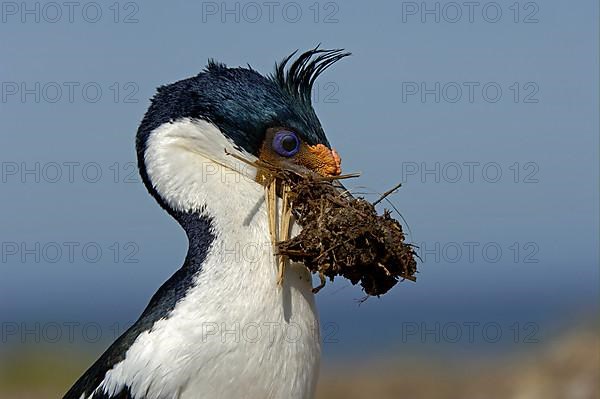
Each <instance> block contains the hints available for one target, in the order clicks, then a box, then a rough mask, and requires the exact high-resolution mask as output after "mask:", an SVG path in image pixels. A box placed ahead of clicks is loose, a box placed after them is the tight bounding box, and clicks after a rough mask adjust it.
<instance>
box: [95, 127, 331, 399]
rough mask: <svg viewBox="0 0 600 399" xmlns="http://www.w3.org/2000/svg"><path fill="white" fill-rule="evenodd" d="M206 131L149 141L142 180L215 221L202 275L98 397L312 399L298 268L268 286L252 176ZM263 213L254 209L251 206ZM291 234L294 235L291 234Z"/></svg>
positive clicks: (311, 362)
mask: <svg viewBox="0 0 600 399" xmlns="http://www.w3.org/2000/svg"><path fill="white" fill-rule="evenodd" d="M225 149H227V150H228V151H229V152H233V153H237V154H239V155H242V156H244V157H245V158H247V159H253V157H252V156H251V155H250V154H247V153H242V152H240V151H238V150H236V149H235V148H234V146H233V145H232V143H231V142H230V141H229V140H228V139H227V138H226V137H225V136H224V135H223V134H222V133H221V132H220V131H219V129H218V128H217V127H216V126H214V125H213V124H211V123H209V122H206V121H199V120H190V119H184V120H180V121H177V122H174V123H169V124H165V125H163V126H161V127H159V128H157V129H156V130H155V131H153V132H152V133H151V136H150V138H149V141H148V146H147V150H146V153H145V162H146V168H147V171H148V176H149V178H150V180H151V182H152V184H153V186H154V187H155V189H156V190H157V192H158V193H159V194H160V195H161V196H162V198H163V199H164V200H165V201H166V202H167V203H168V204H169V205H170V206H171V207H173V208H174V209H178V210H182V211H195V212H198V213H199V214H203V215H208V216H210V217H211V218H212V219H213V228H214V231H213V233H214V236H215V240H214V241H213V243H212V245H211V247H210V249H209V252H208V255H207V257H206V260H205V262H204V263H203V268H202V271H201V273H199V274H198V275H197V276H196V277H195V284H194V286H193V287H192V288H191V289H190V290H189V292H188V293H187V295H186V296H185V298H183V299H182V300H180V302H179V303H178V304H177V305H176V306H175V308H174V310H173V311H172V313H171V315H170V317H169V318H168V319H161V320H160V321H158V322H157V323H155V325H154V327H153V328H152V330H151V331H147V332H144V333H142V334H141V335H140V336H139V337H138V338H137V339H136V341H135V342H134V344H133V345H132V346H131V347H130V349H129V350H128V351H127V353H126V356H125V359H124V360H123V361H122V362H120V363H118V364H117V365H116V366H115V367H114V368H113V369H111V370H110V371H109V372H108V373H107V375H106V378H105V379H104V381H103V382H102V384H101V385H100V387H99V389H101V390H103V391H104V392H106V393H108V394H114V393H117V392H119V390H120V389H121V388H123V387H124V386H126V385H127V386H129V388H130V390H131V393H132V395H133V396H134V398H145V399H158V398H181V399H187V398H257V399H258V398H260V399H265V398H273V399H275V398H282V399H283V398H286V399H295V398H298V399H300V398H302V399H304V398H311V397H313V395H314V391H315V385H316V381H317V376H318V372H319V357H320V343H319V327H318V321H317V311H316V308H315V303H314V296H313V294H312V292H311V288H312V287H311V278H310V275H309V273H308V272H307V270H306V269H305V268H304V267H303V266H302V265H298V264H292V265H291V266H290V267H288V268H286V274H285V279H284V284H283V286H281V287H279V286H277V284H276V279H277V265H276V263H275V259H274V257H273V251H272V248H271V241H270V237H269V230H268V220H267V212H266V208H265V205H264V189H263V187H262V186H261V185H259V184H257V183H256V182H255V181H254V180H253V179H254V176H255V175H256V170H254V168H253V167H251V166H248V165H246V164H244V163H242V162H240V161H239V160H236V159H235V158H234V157H232V156H229V155H226V154H225ZM258 204H262V205H260V206H259V205H258ZM296 231H297V228H296Z"/></svg>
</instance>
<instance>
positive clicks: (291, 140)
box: [273, 130, 300, 157]
mask: <svg viewBox="0 0 600 399" xmlns="http://www.w3.org/2000/svg"><path fill="white" fill-rule="evenodd" d="M273 149H274V150H275V152H276V153H278V154H279V155H281V156H283V157H291V156H294V155H296V154H297V153H298V150H299V149H300V140H299V139H298V136H297V135H296V133H294V132H290V131H289V130H280V131H278V132H277V133H275V137H273Z"/></svg>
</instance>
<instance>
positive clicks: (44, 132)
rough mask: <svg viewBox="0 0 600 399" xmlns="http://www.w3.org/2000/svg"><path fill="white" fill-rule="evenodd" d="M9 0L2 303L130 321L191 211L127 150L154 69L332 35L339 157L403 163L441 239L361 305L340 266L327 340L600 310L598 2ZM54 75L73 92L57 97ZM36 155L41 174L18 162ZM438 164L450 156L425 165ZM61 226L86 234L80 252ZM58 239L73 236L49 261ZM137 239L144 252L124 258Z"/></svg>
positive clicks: (391, 178)
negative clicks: (71, 6)
mask: <svg viewBox="0 0 600 399" xmlns="http://www.w3.org/2000/svg"><path fill="white" fill-rule="evenodd" d="M7 3H9V2H3V5H2V6H3V10H2V16H1V17H2V20H1V22H0V37H1V38H2V39H1V40H0V53H1V54H2V60H1V61H0V76H1V79H0V80H1V81H2V93H0V94H2V98H0V132H1V134H2V141H1V145H0V161H1V162H2V176H1V178H2V179H1V183H0V184H1V191H2V204H3V206H2V207H1V208H0V220H2V228H1V229H0V242H2V243H3V252H2V259H1V262H0V315H1V318H0V319H1V320H2V321H5V322H21V321H27V322H29V323H31V322H33V321H36V320H37V321H75V322H80V323H86V322H93V321H97V322H99V323H101V324H102V325H103V326H109V325H111V324H113V323H115V322H118V323H121V324H126V323H127V322H131V321H133V320H135V318H136V317H137V315H138V314H139V313H140V312H141V310H142V309H143V307H144V306H145V304H146V303H147V300H148V299H149V297H150V295H151V294H152V293H153V292H154V291H155V290H156V288H157V287H158V286H159V285H160V284H161V283H162V282H163V281H164V280H165V279H166V278H168V276H170V275H171V274H172V273H173V272H174V271H175V270H176V269H177V268H178V267H179V266H180V264H181V262H182V260H183V258H184V256H185V250H186V240H185V236H184V234H183V232H182V230H181V229H180V228H179V227H178V226H177V224H176V223H175V222H174V221H173V220H171V219H170V218H169V217H168V216H167V215H166V213H164V212H163V211H162V210H160V209H159V207H158V206H157V205H156V204H155V202H154V200H152V199H151V198H150V196H149V195H147V193H146V191H145V189H144V187H143V185H142V184H141V183H140V181H139V179H138V177H137V172H136V171H135V170H134V168H133V164H132V162H135V153H134V136H135V131H136V129H137V125H138V123H139V121H140V120H141V118H142V116H143V114H144V112H145V110H146V108H147V106H148V99H149V98H150V97H151V96H152V94H153V92H154V89H155V87H157V86H158V85H161V84H165V83H168V82H173V81H176V80H179V79H182V78H186V77H189V76H191V75H194V74H196V73H197V72H199V71H200V70H201V69H202V68H203V66H204V65H205V64H206V61H207V59H208V58H211V57H212V58H215V59H217V60H220V61H222V62H225V63H227V64H229V65H233V66H238V65H246V64H247V63H249V64H251V65H252V66H253V67H254V68H255V69H257V70H259V71H262V72H264V73H270V72H271V71H272V68H273V65H274V63H275V61H278V60H280V59H281V58H282V57H284V56H285V55H287V54H289V53H290V52H291V51H293V50H295V49H308V48H311V47H314V46H315V45H316V44H317V43H322V44H323V47H325V48H333V47H343V48H346V49H347V50H349V51H351V52H352V53H353V56H352V57H350V58H348V59H345V60H343V61H342V62H340V63H339V64H338V65H336V66H335V67H333V68H332V69H331V70H329V71H327V72H326V73H325V74H324V75H323V76H322V77H321V79H320V82H319V83H318V85H317V88H318V90H319V96H318V98H315V108H316V110H317V113H318V114H319V116H320V118H321V121H322V123H323V126H324V128H325V130H326V132H327V133H328V136H329V139H330V141H331V142H332V143H333V145H334V147H335V148H336V149H337V150H338V151H339V153H340V154H341V156H342V159H343V167H344V170H345V171H347V172H353V171H360V172H362V177H361V178H360V179H358V180H356V181H354V182H352V183H350V184H349V185H350V186H354V187H357V186H367V187H368V188H369V190H374V191H379V192H382V191H385V190H386V189H388V188H390V187H391V186H393V185H394V184H396V183H397V182H403V187H402V188H401V189H400V191H399V192H398V193H397V194H396V195H394V196H393V201H394V203H395V205H396V206H397V207H398V209H399V210H400V211H401V212H402V214H403V216H404V217H405V218H406V220H407V221H408V223H409V225H410V229H411V232H412V235H411V236H410V239H411V240H412V242H414V243H416V244H418V245H422V246H424V247H425V248H427V249H428V252H426V253H425V254H423V253H422V257H423V258H424V260H425V262H424V263H422V264H420V274H419V275H418V281H417V283H416V284H415V283H410V282H405V283H402V284H399V285H398V286H397V287H396V288H395V289H394V290H392V291H391V292H390V293H389V294H387V295H385V296H384V297H382V298H380V299H376V298H372V299H370V300H368V301H367V302H366V303H363V304H362V305H361V306H358V305H357V302H356V301H355V299H357V298H360V297H361V296H362V294H361V291H360V290H359V289H358V288H356V287H351V286H350V285H349V283H348V282H345V281H341V280H340V281H336V282H335V283H334V284H330V285H328V286H327V287H326V288H325V289H324V290H323V291H322V292H321V293H320V294H319V295H318V304H319V307H320V312H321V315H322V320H323V322H324V323H328V322H329V323H334V324H333V325H335V328H334V330H335V331H334V332H332V334H333V336H334V338H335V339H334V340H333V343H331V344H326V351H328V352H331V353H332V354H341V353H343V352H348V351H349V353H358V352H360V351H361V350H364V349H365V348H368V349H369V350H380V351H385V350H387V348H389V347H390V345H399V346H402V347H403V348H406V347H408V346H410V345H409V344H410V342H409V343H406V342H402V339H401V337H402V328H403V326H406V323H421V322H424V323H426V326H433V325H435V323H436V322H440V323H449V322H458V323H464V322H480V323H486V322H496V323H499V324H500V325H501V327H502V329H503V330H504V332H505V333H506V334H505V337H506V336H508V335H507V334H508V331H509V328H510V326H511V325H512V324H513V323H515V322H520V323H526V322H532V323H536V325H537V326H539V332H538V333H537V336H538V337H539V338H540V339H542V340H543V339H544V338H546V337H550V336H551V335H552V334H554V333H556V331H558V329H559V328H562V326H564V325H566V324H568V323H569V322H570V321H572V320H577V319H578V318H579V317H585V316H587V315H589V314H591V313H592V312H594V311H597V309H598V306H597V305H598V282H599V280H598V261H599V257H598V237H599V231H598V217H599V215H598V204H599V192H598V191H599V190H598V181H599V176H598V174H599V167H598V148H599V147H598V145H599V143H598V131H599V125H598V122H599V114H598V110H599V102H598V71H599V59H598V44H599V43H598V14H599V13H598V3H597V2H596V1H591V0H590V1H582V2H578V3H577V5H575V4H573V3H569V2H564V1H544V2H529V3H527V2H517V5H518V9H519V14H518V15H516V14H515V8H514V5H513V3H514V2H512V1H506V2H505V1H501V2H497V3H493V4H492V5H491V6H490V5H487V6H486V4H488V3H486V2H481V3H480V6H478V7H476V8H475V9H474V13H473V16H472V17H473V20H472V22H470V21H469V15H468V9H467V8H466V7H464V6H463V7H462V9H461V11H462V16H461V17H460V18H458V17H457V14H456V8H452V7H451V6H445V4H447V3H439V5H438V7H439V10H440V15H439V20H440V21H439V22H436V21H435V17H436V16H435V15H433V14H424V15H421V11H422V10H421V9H420V8H421V6H422V4H421V2H416V3H415V2H386V3H384V2H381V3H367V2H359V1H344V2H325V1H322V2H317V3H310V2H307V3H299V2H298V3H294V2H275V6H274V7H275V8H274V13H273V15H272V21H271V20H270V17H269V15H268V12H269V9H268V8H267V6H265V5H264V4H263V3H262V2H259V3H253V4H254V5H257V6H258V7H259V9H260V10H261V13H262V15H260V16H259V15H257V14H256V10H257V8H256V6H251V7H254V8H248V7H249V6H244V4H242V3H239V4H238V5H237V7H238V8H237V10H238V11H235V10H236V8H235V7H236V5H235V4H236V3H234V2H228V3H227V7H228V9H230V10H234V11H233V14H228V13H224V12H223V11H224V9H223V7H225V6H224V5H223V4H224V3H221V2H191V1H172V2H158V1H148V2H143V3H142V2H139V3H136V2H133V3H127V2H121V3H117V5H118V9H119V13H118V15H116V14H115V6H114V5H111V4H112V3H110V2H106V3H94V5H95V6H94V5H93V7H92V6H87V8H86V11H85V12H84V11H83V8H84V6H85V5H86V4H87V3H86V2H82V3H80V6H78V7H76V8H75V10H74V13H73V21H72V22H70V21H69V15H68V9H67V8H64V7H62V9H61V12H62V14H63V15H62V17H60V18H58V19H57V20H56V22H51V20H52V19H56V17H57V14H56V9H51V8H48V6H46V7H45V6H44V4H45V3H40V4H39V5H38V7H39V18H40V21H39V22H36V21H35V17H36V16H35V15H29V14H27V13H25V15H22V14H23V10H22V9H21V7H22V5H21V3H20V2H18V3H14V6H15V7H17V10H16V11H15V9H14V8H11V7H12V6H11V5H7ZM424 4H426V5H427V7H428V8H429V9H434V8H435V7H436V2H425V3H424ZM453 4H456V3H453ZM27 5H28V7H31V8H32V9H34V10H35V8H34V7H35V3H34V2H27ZM484 6H485V7H487V8H486V11H485V12H484V11H483V8H484ZM7 7H8V8H7ZM44 7H45V8H44ZM90 7H92V8H90ZM98 7H99V8H100V9H101V10H102V15H101V16H99V17H96V14H95V11H96V10H97V8H98ZM415 7H417V8H418V10H415ZM511 7H512V8H511ZM284 8H285V11H284ZM298 9H300V10H301V15H299V14H297V10H298ZM497 9H500V10H501V11H502V14H501V16H500V17H499V19H498V21H497V22H495V23H494V22H491V21H492V20H494V19H495V18H497V17H496V14H495V12H496V10H497ZM316 10H319V12H318V14H317V13H316ZM213 12H216V14H213ZM413 12H416V14H413ZM22 18H24V19H25V20H24V21H23V20H22ZM236 18H238V19H239V21H237V22H236V20H235V19H236ZM422 18H425V21H424V22H423V21H422ZM94 19H99V20H98V22H95V23H92V22H90V21H92V20H94ZM115 19H116V22H115ZM124 19H127V20H129V21H130V22H132V21H133V23H125V21H124ZM452 19H457V20H456V21H455V22H451V20H452ZM134 20H137V22H135V21H134ZM295 20H297V21H296V22H294V21H295ZM515 20H516V21H517V22H515ZM536 20H537V22H535V21H536ZM525 21H528V23H525ZM65 82H74V83H65ZM436 82H439V87H440V89H439V90H438V94H439V97H440V98H439V101H437V102H436V99H435V94H426V95H425V97H424V98H422V97H421V89H422V84H424V85H425V86H424V87H425V89H430V90H431V89H435V87H436ZM465 82H472V83H465ZM36 83H39V85H40V86H39V87H40V89H39V90H36V89H35V88H36ZM23 84H24V85H25V86H22V85H23ZM68 85H71V86H73V87H74V90H73V98H72V99H69V98H68V97H69V91H68V89H67V86H68ZM468 85H471V86H472V87H474V91H473V99H472V101H470V99H469V98H468V97H469V96H468V94H469V93H468ZM57 86H59V87H61V90H62V93H61V94H62V96H61V98H59V99H58V100H56V101H55V102H53V101H54V100H55V99H56V98H57V95H56V93H57V92H56V87H57ZM84 87H86V89H85V90H83V88H84ZM97 87H100V89H101V90H102V94H101V95H100V96H99V97H98V101H96V102H94V101H95V100H94V97H97V96H96V91H95V89H96V88H97ZM457 87H459V88H461V90H462V97H460V98H458V99H457V92H456V88H457ZM483 87H486V91H484V90H483ZM498 87H499V88H500V89H501V91H502V94H501V96H500V97H498V96H497V95H496V91H495V90H496V89H497V88H498ZM23 88H29V89H32V88H33V91H34V92H35V91H37V93H38V94H39V97H40V98H39V102H38V101H36V98H35V94H31V93H29V94H25V95H24V97H22V95H23V90H22V89H23ZM415 88H418V90H419V92H417V93H416V94H411V93H413V92H411V91H410V90H414V89H415ZM117 89H118V92H117ZM15 90H16V92H15ZM517 90H518V94H517ZM434 92H435V90H434ZM455 100H456V101H455ZM70 162H75V163H76V164H70V165H73V166H72V167H73V170H74V175H73V179H72V180H73V181H72V182H71V181H69V176H68V172H69V167H68V166H67V164H65V163H70ZM36 163H39V170H40V172H39V177H38V179H39V182H36V181H35V180H36V175H35V174H26V175H25V176H23V175H22V172H23V171H24V170H25V169H27V168H29V169H32V168H35V167H36V166H35V165H36ZM56 165H59V170H60V173H61V176H60V177H58V178H57V177H56V176H57V175H56V171H57V169H56ZM436 165H439V166H438V168H439V169H438V170H439V176H436V175H435V173H429V174H428V173H425V174H423V171H424V170H430V169H434V170H435V168H436ZM457 165H458V166H459V168H458V169H457ZM468 165H473V166H472V167H473V175H472V177H471V178H470V177H469V176H468V173H469V167H468ZM84 167H85V170H84ZM15 168H16V169H15ZM98 170H100V171H101V174H102V175H101V177H99V178H98V181H97V182H95V183H93V182H91V181H93V180H95V179H96V172H97V171H98ZM457 170H460V172H461V174H462V175H461V176H460V177H458V176H457V175H456V172H457ZM115 171H118V172H119V173H118V176H115V173H116V172H115ZM498 171H500V173H501V176H499V177H498V178H497V172H498ZM516 171H518V174H516ZM54 180H57V181H56V182H54ZM115 180H117V182H115ZM129 180H133V182H129ZM436 180H437V181H436ZM496 180H498V181H496ZM357 190H359V191H360V190H362V189H360V188H357ZM375 197H376V196H375ZM375 197H373V198H375ZM66 242H77V243H79V245H78V246H77V247H76V249H75V252H74V259H73V261H72V262H71V261H70V259H69V256H68V253H67V251H66V246H65V245H69V244H65V243H66ZM115 242H116V243H117V247H119V253H118V254H116V253H115V251H116V250H115V247H114V246H113V244H114V243H115ZM15 243H16V245H18V246H20V245H21V244H22V243H25V245H26V246H28V247H29V248H31V247H34V246H35V243H40V248H46V251H47V252H46V253H43V250H42V249H40V251H39V252H38V253H39V254H40V260H39V262H37V261H36V259H35V257H34V255H23V251H22V249H21V248H19V249H18V250H17V253H16V254H12V252H14V245H15ZM52 243H56V244H57V245H58V246H60V247H62V248H63V250H64V251H63V253H62V255H59V256H58V259H57V261H56V262H55V263H53V262H52V259H53V258H55V257H56V254H55V252H52V251H53V249H52V248H53V244H52ZM86 243H94V244H91V250H94V248H97V247H100V248H101V249H102V255H101V256H100V259H99V261H98V262H96V263H92V262H90V261H87V260H86V259H85V258H84V256H83V254H82V247H83V246H84V245H85V244H86ZM131 243H133V244H131ZM515 243H516V244H515ZM73 245H74V244H73ZM436 245H438V247H436ZM469 246H471V247H473V248H474V252H473V257H472V258H471V257H470V256H469V253H468V248H469ZM88 247H90V245H88ZM457 247H458V248H461V249H462V253H457V252H456V248H457ZM436 248H439V249H436ZM484 248H485V249H486V250H485V251H484V250H483V249H484ZM498 248H500V250H501V251H502V252H501V254H500V255H496V252H495V251H496V250H497V249H498ZM517 248H518V252H517ZM133 252H135V254H134V255H132V257H131V259H133V260H137V261H138V262H137V263H127V262H125V261H126V260H127V259H129V258H127V259H126V255H127V254H131V253H133ZM22 255H23V256H25V259H22ZM88 255H89V254H88ZM90 256H91V257H94V255H93V254H92V255H90ZM436 256H437V257H438V258H436ZM115 257H116V258H115ZM533 261H537V262H535V263H530V262H533ZM403 323H404V324H403ZM505 341H507V342H508V341H510V340H508V339H506V340H505ZM334 343H335V344H334ZM357 343H361V345H360V347H359V348H356V347H355V345H356V344H357ZM488 347H490V346H488ZM486 348H487V347H486ZM494 348H495V347H494ZM462 349H464V348H462V347H461V350H462Z"/></svg>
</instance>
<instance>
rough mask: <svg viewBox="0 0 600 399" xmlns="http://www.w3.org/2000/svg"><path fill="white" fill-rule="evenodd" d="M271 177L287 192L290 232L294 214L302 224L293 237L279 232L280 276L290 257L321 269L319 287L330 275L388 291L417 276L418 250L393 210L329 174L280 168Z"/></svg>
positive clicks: (283, 222) (377, 291)
mask: <svg viewBox="0 0 600 399" xmlns="http://www.w3.org/2000/svg"><path fill="white" fill-rule="evenodd" d="M272 182H273V183H272V184H270V185H269V187H271V188H270V189H269V192H270V193H273V192H274V191H275V192H279V193H281V192H282V193H283V196H282V200H283V204H282V208H283V209H284V212H282V219H281V225H282V226H286V227H285V229H284V230H285V231H286V232H288V234H289V225H290V218H291V217H295V218H296V221H297V223H298V224H299V225H300V226H302V227H303V229H302V231H301V232H300V234H298V235H297V236H295V237H293V238H289V236H288V237H284V236H282V235H280V236H279V237H278V238H279V239H278V241H277V242H276V248H277V255H278V258H279V259H278V260H279V265H280V275H279V276H280V280H279V281H280V282H281V278H282V277H283V272H282V270H283V268H285V264H286V262H287V259H291V260H292V261H296V262H303V263H304V264H305V265H306V267H307V268H308V269H309V270H310V271H311V272H313V273H316V274H319V276H320V277H321V285H320V286H319V287H317V288H315V291H318V290H319V289H321V288H322V287H323V285H324V283H325V278H326V277H328V278H329V279H330V280H333V279H334V277H336V276H343V277H345V278H347V279H348V280H350V281H351V282H352V284H358V283H360V285H361V286H362V288H363V289H364V291H365V292H366V293H367V294H368V295H382V294H385V293H386V292H387V291H389V289H390V288H392V287H393V286H394V285H396V283H397V282H398V281H399V280H401V279H408V280H412V281H415V280H416V278H415V273H416V271H417V264H416V260H415V256H416V255H415V252H414V250H413V247H412V246H411V245H409V244H407V243H405V237H404V233H403V231H402V226H401V225H400V223H398V222H397V221H396V220H395V219H393V218H392V217H391V215H390V212H389V211H387V210H386V211H384V213H383V215H378V214H377V211H376V210H375V207H374V205H373V204H371V203H370V202H368V201H366V200H364V199H362V198H352V197H351V196H348V195H345V194H344V193H343V192H342V191H341V190H340V189H338V188H336V187H335V186H334V185H333V183H332V180H331V179H323V178H319V177H316V176H299V175H297V174H294V173H279V174H278V176H277V178H276V179H274V180H273V181H272ZM274 185H277V187H276V188H272V187H273V186H274ZM286 221H287V222H286Z"/></svg>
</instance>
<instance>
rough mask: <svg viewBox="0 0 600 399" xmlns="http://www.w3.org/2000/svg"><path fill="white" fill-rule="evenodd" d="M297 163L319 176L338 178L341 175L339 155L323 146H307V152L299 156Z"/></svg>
mask: <svg viewBox="0 0 600 399" xmlns="http://www.w3.org/2000/svg"><path fill="white" fill-rule="evenodd" d="M297 162H298V163H299V164H300V165H302V166H304V167H305V168H307V169H309V170H312V171H313V172H316V173H318V174H320V175H321V176H339V175H340V174H341V173H342V159H341V158H340V156H339V154H338V153H337V151H336V150H334V149H329V148H328V147H326V146H325V145H323V144H317V145H309V146H307V151H302V152H301V153H300V154H299V157H298V160H297Z"/></svg>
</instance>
